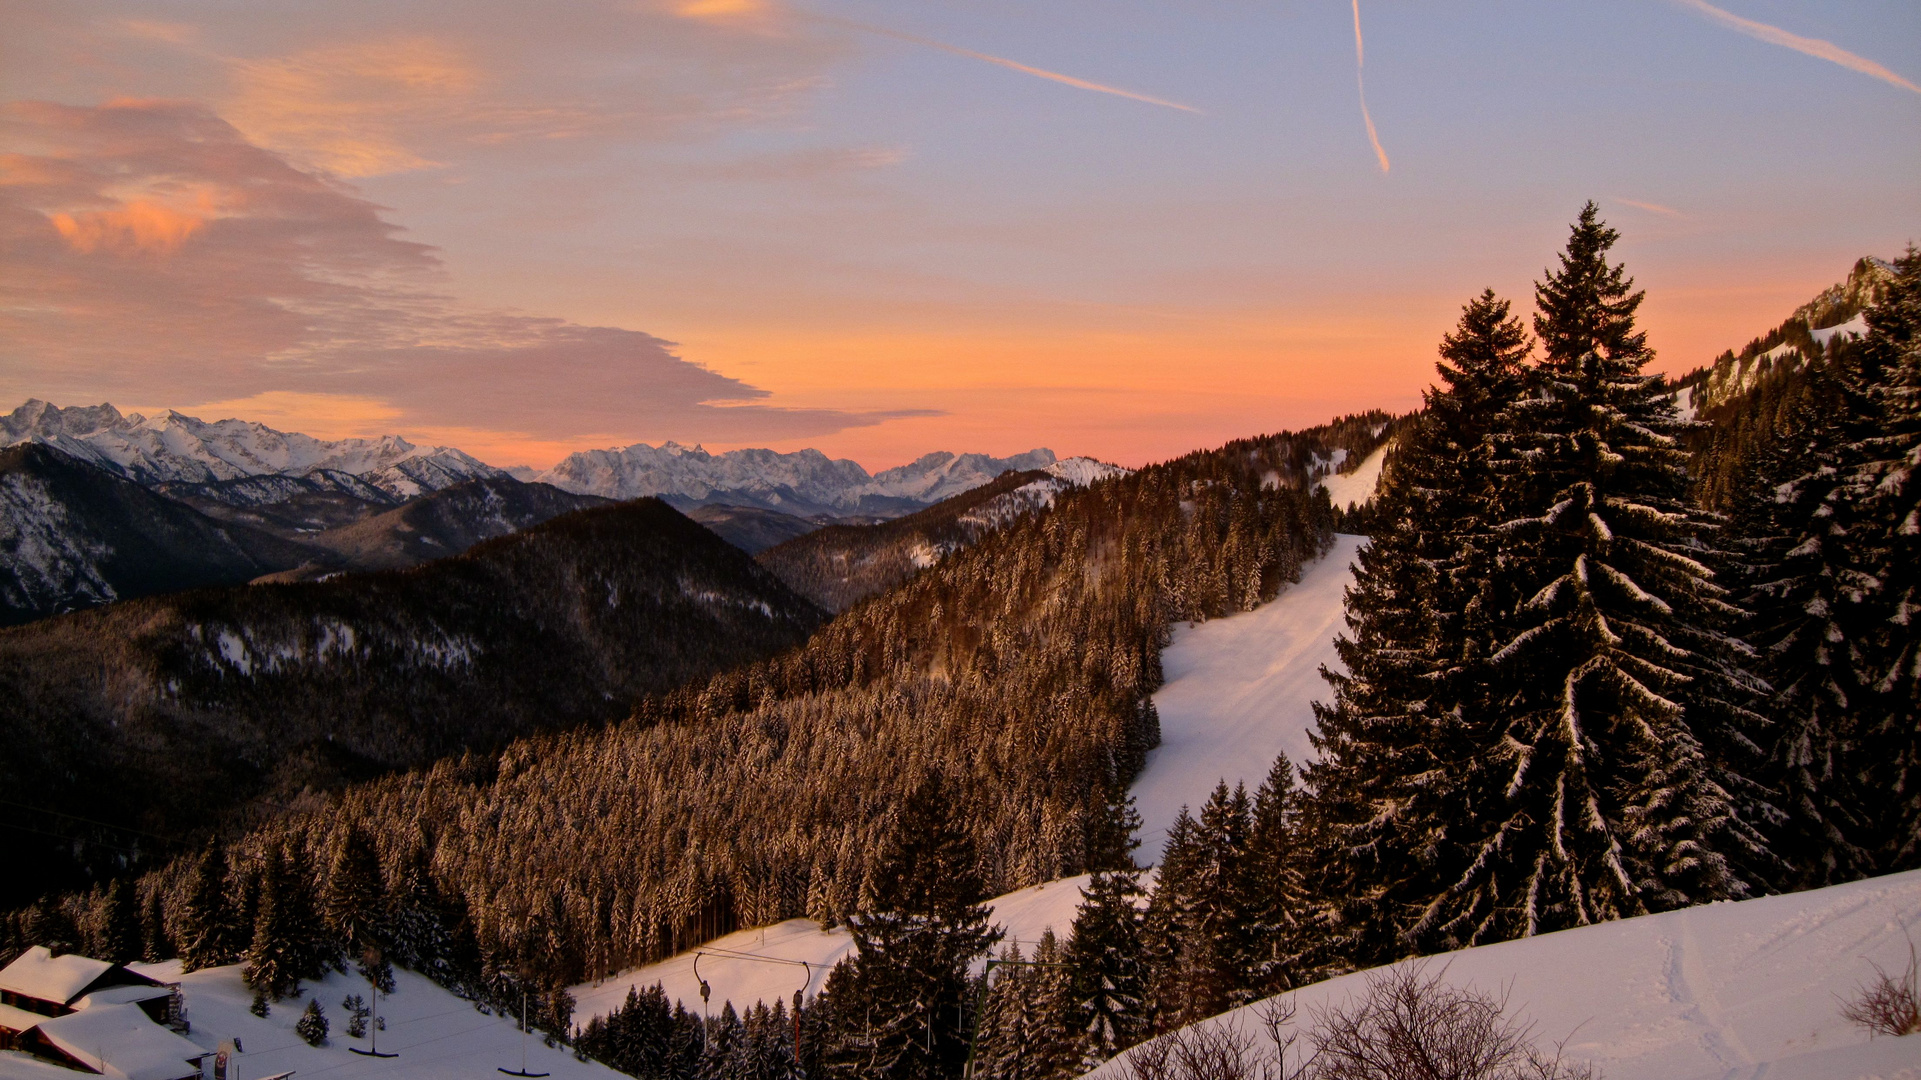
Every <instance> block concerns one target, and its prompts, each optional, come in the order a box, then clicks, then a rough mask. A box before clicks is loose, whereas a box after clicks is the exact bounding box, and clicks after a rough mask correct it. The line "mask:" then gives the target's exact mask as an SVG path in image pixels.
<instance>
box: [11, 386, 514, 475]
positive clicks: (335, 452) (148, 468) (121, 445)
mask: <svg viewBox="0 0 1921 1080" xmlns="http://www.w3.org/2000/svg"><path fill="white" fill-rule="evenodd" d="M22 442H39V443H44V444H46V445H48V446H51V447H53V448H54V449H56V450H59V451H60V452H62V453H64V454H66V455H68V456H69V457H74V458H78V459H79V460H81V461H86V462H89V463H91V464H94V465H97V466H100V467H101V468H104V469H106V470H108V471H109V472H113V473H116V474H118V475H120V476H123V477H126V478H127V479H129V480H132V481H135V482H136V483H142V484H153V483H162V482H167V481H185V482H189V483H212V482H215V481H221V480H235V479H239V478H241V477H250V476H267V475H275V474H278V475H286V476H303V475H305V474H307V473H310V472H328V471H331V472H341V473H350V474H353V475H355V476H358V477H361V478H362V479H364V480H366V481H367V482H368V483H371V484H373V485H374V486H376V487H379V488H381V489H383V490H385V491H387V492H388V493H390V494H395V495H399V496H401V497H402V498H409V497H412V496H413V495H416V494H419V493H420V492H421V491H422V490H438V489H440V488H444V487H447V486H449V485H451V484H456V483H459V482H461V481H463V480H470V479H474V478H475V477H482V476H499V475H502V474H501V472H500V470H498V469H495V468H493V467H492V466H489V465H486V464H484V463H482V462H480V461H478V460H476V459H474V458H473V457H470V456H468V455H467V454H464V453H462V452H461V451H459V450H456V449H454V448H452V447H447V446H415V445H414V444H412V443H410V442H408V441H407V440H405V439H403V438H401V437H399V436H398V435H383V436H381V437H379V438H376V439H359V438H356V439H337V440H333V441H327V440H322V439H316V438H314V437H313V436H311V435H302V434H299V433H293V432H284V431H275V430H274V429H273V428H270V427H267V426H266V425H265V424H257V423H251V422H249V421H245V420H233V419H228V420H218V421H214V422H213V423H208V422H207V421H205V420H201V419H198V418H196V417H192V416H184V415H182V414H180V413H177V412H171V411H170V412H168V413H167V414H166V415H165V416H157V417H153V418H151V419H149V418H148V417H144V416H141V415H140V414H139V413H131V414H127V415H122V414H121V413H120V411H119V410H118V409H115V408H114V407H113V406H112V405H96V406H91V407H76V408H68V409H62V408H59V407H58V406H55V405H49V404H48V403H46V402H44V401H40V400H38V399H34V400H31V401H28V402H27V403H26V404H24V405H22V406H20V407H19V408H18V409H15V410H14V411H13V412H12V413H11V414H10V415H7V416H0V445H5V446H12V445H14V444H16V443H22Z"/></svg>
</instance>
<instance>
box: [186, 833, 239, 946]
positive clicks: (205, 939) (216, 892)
mask: <svg viewBox="0 0 1921 1080" xmlns="http://www.w3.org/2000/svg"><path fill="white" fill-rule="evenodd" d="M231 910H232V905H231V904H230V903H229V902H228V899H227V859H226V856H225V855H224V854H222V853H221V851H220V849H219V848H217V847H212V846H209V847H207V848H206V849H205V850H203V851H201V852H200V854H199V855H198V856H196V857H195V858H194V860H193V863H192V865H191V866H190V867H189V868H188V870H187V882H186V888H185V894H184V895H183V896H182V898H181V906H180V961H181V967H182V969H183V970H186V971H198V970H199V969H201V968H207V967H217V966H219V965H221V964H227V963H231V962H232V961H233V959H234V955H235V953H236V952H237V951H238V949H237V948H236V944H235V940H234V938H235V932H236V930H237V927H236V926H235V925H234V921H233V917H232V915H231Z"/></svg>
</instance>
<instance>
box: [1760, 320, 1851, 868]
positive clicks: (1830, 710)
mask: <svg viewBox="0 0 1921 1080" xmlns="http://www.w3.org/2000/svg"><path fill="white" fill-rule="evenodd" d="M1854 352H1855V350H1853V349H1849V348H1846V347H1845V346H1841V347H1837V348H1835V349H1834V350H1833V351H1832V352H1831V354H1830V355H1829V356H1828V357H1827V358H1825V359H1824V360H1823V361H1822V362H1819V363H1816V364H1814V365H1812V366H1811V367H1810V369H1809V370H1808V371H1807V372H1806V374H1805V376H1804V379H1803V384H1802V385H1801V387H1800V388H1799V390H1800V394H1799V397H1798V399H1797V400H1796V401H1795V402H1794V403H1793V405H1792V406H1790V407H1789V408H1788V409H1787V410H1786V413H1785V415H1784V417H1783V418H1782V428H1783V430H1781V431H1779V432H1777V433H1776V437H1775V438H1774V439H1773V440H1771V441H1769V442H1767V443H1765V444H1764V445H1763V446H1762V447H1761V448H1760V449H1759V450H1758V451H1756V452H1755V453H1754V454H1753V455H1752V462H1751V469H1750V471H1749V472H1748V474H1747V475H1746V476H1745V477H1744V478H1743V479H1744V481H1745V482H1744V483H1743V484H1742V485H1741V486H1740V487H1739V488H1738V489H1737V491H1736V495H1735V498H1734V500H1733V502H1734V505H1733V507H1732V508H1731V517H1732V521H1731V526H1732V528H1733V530H1734V532H1735V534H1736V537H1737V539H1736V541H1735V544H1734V547H1735V548H1736V549H1737V551H1738V552H1739V559H1738V564H1737V566H1736V568H1735V569H1736V580H1738V581H1739V582H1740V583H1741V586H1742V597H1741V601H1742V604H1743V606H1744V607H1746V608H1747V609H1748V611H1749V612H1750V613H1751V614H1750V616H1749V618H1748V619H1747V620H1746V622H1745V627H1746V629H1745V633H1744V636H1745V637H1746V638H1747V640H1748V641H1750V642H1751V643H1752V644H1753V645H1754V647H1755V649H1756V651H1757V657H1756V671H1757V672H1758V673H1759V674H1760V675H1761V676H1762V677H1763V678H1765V679H1766V680H1767V681H1768V683H1769V685H1770V688H1771V693H1770V694H1769V696H1768V700H1767V712H1768V714H1769V716H1770V717H1771V718H1772V719H1773V721H1774V731H1773V732H1772V733H1771V735H1770V737H1769V739H1768V745H1769V746H1770V747H1771V753H1770V758H1769V761H1768V764H1767V767H1766V770H1765V773H1764V775H1765V777H1766V779H1767V781H1768V783H1769V785H1770V786H1771V787H1772V788H1773V789H1774V791H1775V793H1776V798H1777V804H1778V805H1779V807H1780V808H1781V811H1782V815H1783V818H1782V820H1781V821H1780V822H1778V823H1777V824H1776V825H1775V827H1774V828H1773V829H1772V830H1771V833H1772V837H1771V838H1772V841H1773V847H1774V851H1775V853H1776V854H1777V855H1778V856H1780V858H1781V859H1782V860H1783V861H1784V862H1785V863H1786V864H1787V865H1788V867H1789V872H1788V876H1787V878H1786V879H1785V881H1784V884H1785V885H1786V886H1788V887H1791V888H1816V887H1820V886H1823V885H1832V884H1836V883H1839V882H1843V881H1852V880H1854V879H1856V878H1859V877H1862V876H1863V875H1865V874H1867V873H1869V872H1870V868H1871V867H1872V866H1873V860H1872V857H1871V856H1870V855H1869V853H1868V850H1867V847H1866V846H1864V845H1867V844H1869V843H1870V842H1869V841H1868V839H1867V837H1866V836H1865V835H1864V833H1865V831H1866V829H1867V815H1868V814H1869V813H1870V812H1871V810H1870V808H1871V807H1872V806H1874V805H1875V804H1876V803H1877V802H1878V801H1880V800H1879V799H1877V798H1876V793H1874V792H1872V791H1870V790H1868V789H1866V787H1865V786H1864V784H1865V782H1866V781H1867V780H1868V779H1869V778H1868V775H1867V769H1866V767H1865V764H1864V762H1863V761H1862V760H1860V754H1861V752H1862V750H1863V749H1865V747H1863V745H1862V739H1861V735H1862V731H1861V728H1862V723H1861V721H1862V718H1863V717H1864V715H1865V713H1864V712H1863V707H1864V706H1867V705H1870V704H1872V702H1873V691H1872V689H1871V687H1872V684H1873V682H1874V680H1873V679H1872V678H1866V677H1864V674H1863V661H1864V660H1866V658H1867V657H1866V653H1867V650H1869V649H1870V648H1871V645H1870V642H1871V641H1872V638H1873V633H1872V631H1873V623H1874V621H1875V620H1874V614H1873V610H1872V607H1871V605H1870V604H1869V602H1868V601H1869V598H1870V597H1871V596H1872V595H1873V593H1874V591H1875V590H1874V588H1873V578H1872V577H1871V576H1870V571H1869V570H1867V569H1865V568H1864V565H1863V559H1862V557H1861V556H1862V554H1863V553H1862V552H1861V551H1860V550H1859V548H1858V546H1857V545H1856V543H1855V541H1854V537H1855V536H1856V535H1857V534H1859V533H1861V532H1863V531H1864V529H1865V528H1866V527H1867V524H1866V522H1864V521H1863V520H1862V513H1863V507H1862V506H1861V504H1860V499H1859V498H1858V497H1857V495H1858V491H1859V484H1858V483H1857V481H1856V477H1857V476H1858V474H1859V469H1860V466H1861V464H1863V463H1862V462H1861V461H1860V460H1851V459H1857V458H1858V457H1859V455H1858V452H1857V450H1856V449H1855V448H1857V447H1858V446H1859V444H1860V440H1861V439H1862V438H1863V437H1865V436H1867V435H1870V434H1872V428H1873V426H1874V416H1873V403H1872V402H1871V401H1870V400H1869V398H1868V395H1867V393H1866V388H1865V387H1864V386H1863V385H1862V382H1861V378H1860V370H1859V362H1858V357H1857V356H1855V355H1854Z"/></svg>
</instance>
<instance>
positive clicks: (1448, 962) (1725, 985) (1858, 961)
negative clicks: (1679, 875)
mask: <svg viewBox="0 0 1921 1080" xmlns="http://www.w3.org/2000/svg"><path fill="white" fill-rule="evenodd" d="M1917 923H1921V871H1910V872H1908V873H1905V874H1894V875H1890V876H1887V877H1882V878H1873V879H1870V880H1867V881H1858V882H1853V883H1851V884H1847V885H1837V886H1833V887H1831V888H1827V889H1818V890H1814V891H1811V892H1804V893H1794V894H1791V895H1787V896H1769V897H1762V898H1760V899H1756V900H1746V901H1742V902H1740V903H1721V904H1711V905H1707V906H1705V907H1697V908H1690V909H1687V910H1684V911H1674V912H1667V913H1663V914H1660V915H1648V916H1643V917H1641V918H1638V919H1625V920H1621V921H1619V922H1610V923H1602V924H1599V925H1596V926H1586V927H1581V928H1579V929H1575V930H1564V931H1561V932H1559V933H1554V934H1544V935H1542V936H1540V937H1536V938H1529V939H1524V940H1521V941H1510V942H1502V943H1500V944H1495V945H1484V946H1481V947H1480V948H1475V949H1466V950H1462V951H1460V952H1454V953H1447V954H1444V955H1441V956H1438V957H1432V958H1429V959H1428V960H1426V961H1411V963H1425V964H1426V965H1427V966H1426V971H1427V973H1428V974H1430V975H1432V974H1439V975H1440V976H1441V977H1442V978H1443V979H1444V980H1445V981H1446V982H1448V983H1449V984H1452V985H1455V986H1463V987H1468V988H1471V989H1474V990H1477V991H1480V992H1482V993H1486V994H1490V995H1493V996H1497V997H1499V996H1502V995H1503V994H1505V995H1506V996H1507V999H1508V1002H1509V1008H1510V1010H1511V1011H1513V1012H1515V1013H1520V1014H1522V1015H1524V1016H1525V1017H1526V1019H1528V1020H1530V1021H1532V1022H1533V1024H1534V1027H1535V1033H1536V1037H1537V1038H1538V1039H1539V1040H1540V1042H1541V1043H1542V1045H1544V1046H1552V1045H1553V1044H1554V1043H1557V1042H1559V1041H1561V1040H1563V1039H1566V1040H1567V1042H1566V1046H1565V1051H1564V1052H1565V1054H1566V1055H1567V1057H1568V1058H1570V1059H1572V1060H1575V1061H1583V1060H1585V1061H1589V1062H1592V1063H1593V1064H1594V1065H1595V1067H1596V1069H1597V1071H1598V1072H1599V1073H1600V1074H1601V1075H1604V1076H1606V1077H1609V1078H1611V1080H1630V1078H1635V1077H1660V1078H1662V1080H1709V1078H1714V1080H1761V1078H1762V1077H1766V1078H1767V1080H1867V1078H1869V1077H1875V1078H1880V1080H1894V1078H1906V1080H1917V1078H1921V1036H1914V1035H1910V1036H1905V1037H1899V1038H1895V1037H1887V1036H1883V1037H1881V1038H1878V1039H1872V1040H1870V1039H1869V1037H1868V1035H1867V1034H1866V1033H1865V1032H1863V1031H1861V1030H1860V1029H1858V1028H1856V1027H1854V1026H1853V1025H1851V1024H1849V1023H1848V1022H1847V1021H1845V1020H1843V1019H1842V1018H1841V1015H1840V1010H1841V1005H1842V1003H1843V1002H1844V1001H1845V1000H1847V999H1848V998H1850V997H1851V996H1853V995H1854V994H1855V993H1856V992H1857V990H1858V988H1859V987H1860V986H1861V985H1862V984H1863V983H1864V982H1866V981H1867V980H1870V979H1872V978H1874V975H1875V970H1874V966H1873V965H1875V964H1879V965H1880V966H1881V968H1882V969H1883V970H1885V971H1889V972H1897V973H1898V972H1900V971H1905V970H1906V969H1907V966H1908V962H1909V957H1910V955H1911V954H1910V952H1909V950H1910V948H1911V943H1912V942H1913V940H1914V938H1913V936H1912V931H1913V928H1914V927H1915V926H1916V924H1917ZM1366 978H1367V976H1366V974H1365V973H1360V974H1354V975H1347V976H1343V977H1341V978H1338V979H1330V980H1328V981H1326V982H1322V983H1317V984H1314V985H1312V986H1308V987H1304V988H1302V989H1301V990H1299V991H1297V992H1295V993H1294V994H1293V995H1291V997H1292V998H1293V1000H1294V1003H1295V1004H1296V1006H1297V1007H1298V1008H1299V1012H1298V1014H1297V1015H1298V1016H1299V1017H1301V1021H1297V1024H1301V1026H1311V1024H1312V1016H1313V1014H1314V1010H1316V1009H1325V1008H1327V1007H1329V1006H1338V1005H1344V1004H1346V1003H1348V1002H1350V1001H1351V1000H1355V999H1358V998H1359V997H1360V996H1361V995H1363V994H1364V993H1365V992H1366ZM1253 1008H1258V1006H1255V1007H1251V1008H1248V1009H1241V1010H1237V1011H1235V1012H1231V1013H1226V1014H1223V1015H1222V1016H1218V1017H1214V1018H1212V1019H1210V1020H1206V1021H1203V1023H1206V1024H1213V1025H1218V1024H1239V1025H1240V1026H1241V1028H1242V1030H1244V1031H1246V1032H1248V1033H1249V1034H1256V1035H1258V1034H1259V1033H1260V1031H1261V1028H1260V1023H1259V1018H1258V1016H1257V1015H1256V1014H1255V1013H1254V1012H1253ZM1303 1041H1305V1040H1303ZM1092 1075H1095V1076H1103V1075H1104V1076H1119V1075H1120V1066H1119V1064H1118V1063H1113V1062H1110V1063H1109V1064H1108V1065H1105V1066H1102V1067H1101V1068H1100V1069H1098V1070H1096V1071H1095V1072H1094V1073H1093V1074H1092Z"/></svg>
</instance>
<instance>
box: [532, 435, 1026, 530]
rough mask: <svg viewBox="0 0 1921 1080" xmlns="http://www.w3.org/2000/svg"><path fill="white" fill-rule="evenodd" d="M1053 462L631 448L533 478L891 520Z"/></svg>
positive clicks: (593, 455) (582, 490)
mask: <svg viewBox="0 0 1921 1080" xmlns="http://www.w3.org/2000/svg"><path fill="white" fill-rule="evenodd" d="M1055 460H1056V458H1055V457H1054V452H1053V451H1052V450H1048V449H1044V448H1043V449H1035V450H1029V451H1027V452H1026V453H1024V454H1015V455H1013V456H1012V457H1004V458H997V457H991V456H989V455H987V454H953V453H949V452H947V451H945V450H943V451H938V452H936V453H932V454H927V455H925V456H923V457H921V458H919V459H918V460H916V461H913V462H911V463H909V464H906V465H899V466H896V467H894V468H892V469H883V470H881V471H880V472H878V473H873V474H869V473H868V471H867V470H866V469H864V468H862V467H861V466H860V465H859V464H858V463H857V462H853V461H849V460H847V459H845V458H841V459H833V458H829V457H828V456H827V455H826V454H823V453H821V452H820V451H818V450H811V449H810V450H796V451H794V452H793V453H789V454H782V453H777V452H775V451H773V450H729V451H727V452H726V453H724V454H710V453H708V452H707V451H706V450H704V449H702V448H701V447H698V446H695V447H686V446H682V445H680V444H679V443H673V442H669V443H665V444H663V445H661V446H649V445H647V444H646V443H636V444H634V445H633V446H628V447H624V448H617V449H611V450H583V451H581V452H579V453H576V454H571V455H569V456H568V457H567V459H566V460H564V461H562V462H561V463H560V464H558V465H555V466H554V467H553V468H551V469H548V470H547V471H546V472H544V473H540V474H538V475H537V476H536V477H535V479H537V480H540V481H542V482H544V483H548V484H552V485H554V486H555V487H557V488H560V489H561V490H563V491H572V492H575V493H577V494H581V495H599V496H601V497H603V498H609V499H634V498H639V497H641V496H645V495H655V496H659V497H660V498H662V499H664V500H666V501H667V502H669V503H671V504H673V505H675V506H678V507H680V508H681V509H683V510H685V509H691V508H693V507H696V506H709V505H715V504H724V505H728V506H747V507H757V508H759V509H763V510H778V511H780V512H781V513H783V514H792V515H796V516H800V517H809V516H814V515H821V514H825V515H828V516H832V517H843V516H846V515H849V514H869V515H877V516H883V517H897V516H899V515H902V514H908V513H912V512H914V511H916V510H919V509H921V508H923V507H925V506H929V505H931V504H933V503H937V502H940V501H941V500H942V499H947V498H950V497H952V496H955V495H958V494H960V493H961V492H963V491H968V490H971V489H973V488H977V487H980V486H981V485H982V484H985V483H987V482H988V481H990V480H993V479H994V478H995V477H997V476H999V475H1001V474H1002V473H1004V472H1007V471H1009V470H1013V471H1015V472H1027V471H1030V470H1034V469H1044V468H1046V467H1047V466H1049V465H1052V464H1053V463H1054V462H1055Z"/></svg>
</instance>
